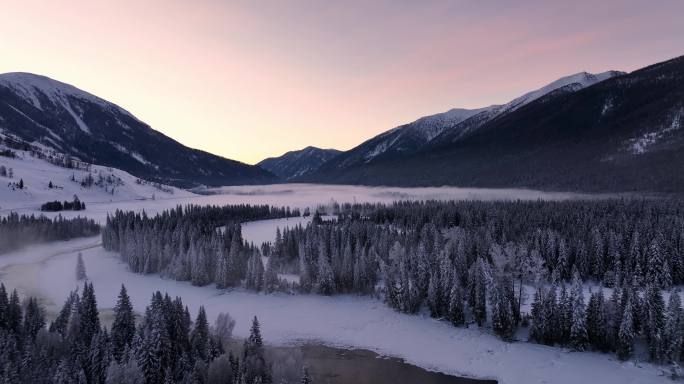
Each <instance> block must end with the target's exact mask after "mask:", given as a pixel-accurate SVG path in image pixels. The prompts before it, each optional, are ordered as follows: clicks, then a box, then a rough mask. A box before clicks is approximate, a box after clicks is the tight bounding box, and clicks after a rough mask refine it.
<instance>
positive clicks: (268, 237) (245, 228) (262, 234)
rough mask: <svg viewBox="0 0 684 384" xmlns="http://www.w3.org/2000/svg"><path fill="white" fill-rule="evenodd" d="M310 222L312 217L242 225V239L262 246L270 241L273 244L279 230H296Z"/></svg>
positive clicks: (261, 221)
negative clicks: (297, 227) (295, 228)
mask: <svg viewBox="0 0 684 384" xmlns="http://www.w3.org/2000/svg"><path fill="white" fill-rule="evenodd" d="M310 221H311V216H308V217H303V216H300V217H288V218H285V219H272V220H258V221H252V222H249V223H244V224H242V238H243V239H245V241H247V242H250V243H254V244H256V245H261V244H263V243H266V242H269V241H270V242H273V240H275V235H276V230H277V229H278V228H280V231H281V232H282V231H283V229H285V228H294V227H296V226H298V225H302V226H306V224H308V223H309V222H310Z"/></svg>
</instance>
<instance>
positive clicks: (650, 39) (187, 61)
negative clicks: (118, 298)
mask: <svg viewBox="0 0 684 384" xmlns="http://www.w3.org/2000/svg"><path fill="white" fill-rule="evenodd" d="M0 9H1V10H2V11H1V13H0V49H1V51H0V52H2V59H1V60H0V73H2V72H13V71H23V72H33V73H38V74H43V75H46V76H50V77H52V78H55V79H57V80H60V81H64V82H67V83H70V84H73V85H75V86H77V87H79V88H82V89H84V90H86V91H89V92H91V93H94V94H96V95H98V96H100V97H102V98H105V99H107V100H110V101H112V102H115V103H117V104H119V105H120V106H122V107H124V108H126V109H127V110H129V111H131V112H132V113H133V114H135V115H136V116H137V117H138V118H140V119H141V120H143V121H145V122H147V123H149V124H150V125H151V126H152V127H153V128H155V129H157V130H159V131H161V132H163V133H165V134H167V135H169V136H171V137H173V138H174V139H176V140H179V141H180V142H182V143H184V144H186V145H188V146H191V147H195V148H200V149H204V150H207V151H210V152H213V153H216V154H219V155H222V156H225V157H229V158H233V159H237V160H241V161H245V162H248V163H255V162H258V161H259V160H261V159H263V158H264V157H267V156H274V155H280V154H282V153H283V152H285V151H288V150H293V149H299V148H302V147H305V146H307V145H315V146H319V147H334V148H338V149H349V148H352V147H354V146H356V145H357V144H359V143H361V142H362V141H364V140H366V139H368V138H370V137H372V136H374V135H376V134H378V133H380V132H382V131H385V130H387V129H390V128H392V127H394V126H396V125H399V124H402V123H406V122H409V121H412V120H415V119H416V118H418V117H420V116H423V115H427V114H433V113H437V112H442V111H445V110H448V109H450V108H454V107H464V108H475V107H481V106H485V105H489V104H495V103H503V102H506V101H508V100H510V99H512V98H514V97H516V96H519V95H520V94H522V93H524V92H526V91H528V90H531V89H533V88H538V87H540V86H542V85H544V84H546V83H549V82H551V81H553V80H555V79H557V78H559V77H561V76H565V75H569V74H572V73H576V72H579V71H583V70H586V71H590V72H602V71H605V70H610V69H616V70H625V71H630V70H634V69H637V68H639V67H642V66H645V65H648V64H652V63H655V62H658V61H662V60H665V59H668V58H672V57H675V56H679V55H682V54H684V19H682V15H684V1H681V0H659V1H629V0H625V1H618V0H608V1H584V0H582V1H572V2H570V1H562V2H561V1H557V2H552V1H516V2H513V1H478V2H474V1H444V2H432V1H424V2H413V1H379V2H372V1H339V2H333V1H324V0H320V1H272V2H269V1H244V2H242V1H239V2H238V1H236V2H233V1H220V0H199V1H187V0H145V1H131V0H118V1H101V0H89V1H81V0H75V1H37V0H22V1H10V0H0Z"/></svg>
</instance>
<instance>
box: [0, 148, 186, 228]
mask: <svg viewBox="0 0 684 384" xmlns="http://www.w3.org/2000/svg"><path fill="white" fill-rule="evenodd" d="M1 149H3V147H2V146H0V150H1ZM14 152H15V153H16V154H17V157H16V158H9V157H0V166H4V167H5V168H6V169H8V170H9V169H10V168H11V169H12V172H13V173H14V177H13V178H11V179H10V178H9V177H2V176H0V214H3V213H6V212H8V211H16V212H20V213H31V212H37V211H39V210H40V205H41V204H43V203H45V202H48V201H54V200H60V201H64V200H69V201H71V200H72V199H73V198H74V196H78V198H79V199H80V200H81V201H83V202H85V203H86V208H90V204H95V205H98V204H99V205H103V204H111V203H117V202H129V201H143V200H147V199H153V198H154V199H168V198H176V199H177V198H183V197H186V198H187V197H193V196H196V195H195V194H194V193H191V192H188V191H186V190H183V189H179V188H174V187H169V186H163V189H164V190H161V189H159V188H156V187H155V186H154V185H152V184H151V183H146V182H141V183H138V182H137V180H138V178H137V177H135V176H133V175H131V174H130V173H128V172H125V171H122V170H120V169H116V168H111V167H104V166H100V165H91V166H90V170H89V171H87V170H81V169H69V168H64V167H60V166H57V165H54V164H51V163H49V162H47V161H46V160H42V159H39V158H35V157H32V156H30V154H29V153H28V152H26V151H16V150H14ZM89 174H90V175H92V177H93V179H94V180H95V182H97V181H98V179H99V177H100V175H101V176H102V177H103V178H104V179H106V178H107V177H109V178H110V180H112V181H113V183H104V184H103V185H102V186H99V185H92V186H90V187H83V186H81V183H80V182H81V180H83V179H85V178H86V177H88V175H89ZM72 178H73V179H75V180H76V181H72ZM20 180H23V181H24V188H23V189H19V188H16V187H14V186H13V185H12V184H14V183H18V182H19V181H20ZM50 182H52V184H53V188H49V184H50ZM112 189H113V190H114V193H112V192H111V191H112ZM62 213H63V214H64V213H65V212H62ZM72 213H73V212H72ZM76 213H77V214H78V213H80V215H81V216H83V214H84V212H76ZM105 216H106V215H105Z"/></svg>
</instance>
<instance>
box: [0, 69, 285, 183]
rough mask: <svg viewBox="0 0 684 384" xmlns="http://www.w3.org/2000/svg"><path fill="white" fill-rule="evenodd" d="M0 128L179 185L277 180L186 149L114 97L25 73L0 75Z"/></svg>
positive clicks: (92, 160) (248, 167)
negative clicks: (91, 92)
mask: <svg viewBox="0 0 684 384" xmlns="http://www.w3.org/2000/svg"><path fill="white" fill-rule="evenodd" d="M0 133H5V134H8V135H13V136H16V137H17V138H19V139H21V140H23V141H26V142H29V143H40V144H42V145H44V146H45V147H48V148H52V149H54V150H56V151H58V152H61V153H64V154H67V155H70V156H73V157H75V158H78V159H80V160H82V161H86V162H89V163H94V164H102V165H105V166H111V167H115V168H119V169H122V170H125V171H127V172H129V173H131V174H132V175H135V176H137V177H141V178H144V179H147V180H154V181H158V182H162V183H166V184H172V185H175V186H180V187H192V186H197V185H201V184H204V185H212V186H220V185H236V184H260V183H271V182H274V181H276V180H277V178H276V177H275V176H274V175H272V174H271V173H269V172H267V171H264V170H263V169H261V168H259V167H256V166H252V165H247V164H244V163H240V162H238V161H234V160H230V159H225V158H223V157H219V156H216V155H212V154H210V153H207V152H204V151H200V150H197V149H192V148H188V147H186V146H184V145H182V144H180V143H179V142H177V141H175V140H173V139H171V138H169V137H167V136H165V135H164V134H162V133H160V132H158V131H156V130H154V129H152V128H151V127H150V126H149V125H147V124H145V123H144V122H142V121H140V120H138V119H137V118H136V117H135V116H133V115H132V114H130V113H129V112H127V111H126V110H124V109H122V108H121V107H119V106H117V105H115V104H113V103H110V102H108V101H106V100H104V99H101V98H99V97H97V96H94V95H91V94H89V93H87V92H85V91H82V90H80V89H78V88H75V87H73V86H71V85H68V84H64V83H61V82H59V81H56V80H53V79H50V78H48V77H44V76H38V75H34V74H30V73H6V74H1V75H0Z"/></svg>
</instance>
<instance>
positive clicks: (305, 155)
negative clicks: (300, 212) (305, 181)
mask: <svg viewBox="0 0 684 384" xmlns="http://www.w3.org/2000/svg"><path fill="white" fill-rule="evenodd" d="M340 152H341V151H338V150H337V149H322V148H316V147H311V146H309V147H306V148H304V149H300V150H299V151H290V152H287V153H285V154H283V155H281V156H279V157H269V158H267V159H264V160H262V161H260V162H259V163H258V164H257V165H258V166H260V167H261V168H263V169H265V170H267V171H269V172H271V173H273V174H274V175H276V176H278V177H279V178H281V179H283V180H290V179H293V178H295V177H300V176H304V175H306V174H308V173H310V172H313V171H315V170H317V169H318V167H320V166H321V164H323V163H325V162H326V161H328V160H330V159H332V158H333V157H335V156H337V155H338V154H339V153H340Z"/></svg>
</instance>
